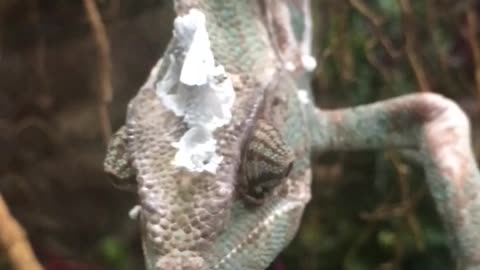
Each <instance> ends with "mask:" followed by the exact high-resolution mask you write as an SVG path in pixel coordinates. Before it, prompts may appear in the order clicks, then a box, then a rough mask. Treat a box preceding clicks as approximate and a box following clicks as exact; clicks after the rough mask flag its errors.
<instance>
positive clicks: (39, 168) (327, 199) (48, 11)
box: [0, 0, 480, 270]
mask: <svg viewBox="0 0 480 270" xmlns="http://www.w3.org/2000/svg"><path fill="white" fill-rule="evenodd" d="M312 2H314V3H313V16H314V24H315V42H314V50H315V56H316V58H317V61H318V62H319V66H318V68H317V69H316V70H315V72H314V80H313V89H314V92H315V96H316V101H317V103H318V104H319V105H321V106H322V107H324V108H337V107H344V106H352V105H358V104H364V103H368V102H373V101H377V100H382V99H386V98H389V97H393V96H398V95H402V94H406V93H412V92H420V91H432V92H438V93H441V94H444V95H446V96H448V97H450V98H452V99H454V100H456V101H457V102H458V103H459V104H460V106H461V107H462V108H463V109H464V110H465V111H466V112H467V113H468V115H469V117H470V119H471V120H472V123H473V127H474V129H473V133H474V134H473V135H474V136H473V137H474V142H476V143H474V145H475V146H474V147H475V150H476V152H477V153H479V151H480V144H479V140H478V139H477V137H478V135H479V132H478V131H477V128H478V127H479V126H478V125H477V124H476V121H478V117H479V115H478V113H479V108H480V40H479V32H478V31H479V29H480V25H479V19H478V18H477V16H480V15H479V14H478V11H479V7H480V5H479V4H478V1H460V0H458V1H448V0H349V1H347V0H336V1H330V0H318V1H315V0H313V1H312ZM97 5H98V9H99V11H100V14H101V18H102V20H103V23H104V26H105V27H106V29H107V35H108V40H109V43H110V46H109V48H110V58H109V59H108V58H105V57H104V56H103V55H102V54H101V53H99V52H100V51H101V50H100V49H99V44H98V42H97V40H96V39H95V38H94V32H93V31H92V27H91V24H90V22H89V20H88V17H87V16H86V11H85V8H84V5H83V2H82V1H78V0H75V1H74V0H71V1H60V0H57V1H53V0H52V1H41V0H21V1H20V0H18V1H14V0H0V192H1V194H2V195H3V196H4V198H5V200H6V201H7V203H8V204H9V206H10V208H11V211H12V213H13V215H14V216H15V217H16V218H17V219H18V221H19V222H20V223H21V224H22V225H23V226H24V227H25V229H26V230H27V232H28V236H29V239H30V240H31V243H32V245H33V247H34V249H35V252H36V254H37V255H38V257H39V259H40V261H41V262H42V263H43V264H44V266H45V268H46V269H47V270H101V269H104V270H107V269H115V270H117V269H119V270H127V269H142V267H143V262H142V260H143V258H142V254H141V248H140V240H139V234H138V229H137V227H136V224H135V222H133V221H131V220H130V219H129V218H128V217H127V212H128V210H129V209H130V208H131V207H132V206H133V205H134V203H135V194H131V193H128V192H122V191H118V190H116V189H114V188H112V187H111V185H110V183H109V182H108V179H107V176H106V175H105V174H104V173H103V172H102V162H103V158H104V155H105V137H106V136H107V135H108V133H109V126H112V127H113V129H114V130H115V129H116V128H118V127H119V126H120V125H121V124H122V123H123V121H124V118H125V109H126V104H127V102H128V100H129V99H130V98H131V97H132V96H133V95H135V93H136V91H137V89H138V88H139V86H140V85H141V84H142V83H143V81H144V80H145V79H146V77H147V76H148V73H149V70H150V68H151V67H152V66H153V65H154V63H155V62H156V61H157V59H158V58H159V57H160V56H161V54H162V52H163V49H164V48H165V45H166V42H167V41H168V40H169V38H170V36H171V29H172V20H173V13H172V7H171V4H170V1H161V0H135V1H134V0H103V1H97ZM105 63H111V68H112V69H111V77H110V78H111V79H108V77H107V79H106V80H107V81H108V82H110V83H111V85H112V89H113V100H112V102H111V104H110V105H108V104H106V103H105V93H104V91H103V90H102V84H101V83H100V82H104V80H105V76H104V74H105V73H102V68H104V67H102V65H104V64H105ZM476 72H478V75H477V77H476V76H475V74H476ZM107 84H108V83H107ZM103 86H104V85H103ZM105 110H108V111H109V112H110V113H109V118H108V119H107V118H102V112H104V111H105ZM102 119H103V120H102ZM312 158H313V159H314V161H315V167H314V181H313V199H312V202H311V203H310V205H309V206H308V208H307V210H306V213H305V216H304V220H303V223H302V227H301V228H300V232H299V233H298V235H297V237H296V238H295V240H294V241H293V243H292V244H291V245H290V247H289V248H288V249H286V250H285V252H283V254H282V255H281V256H280V257H279V258H278V259H277V260H276V262H275V263H274V265H273V266H272V269H275V270H280V269H304V270H311V269H319V270H336V269H345V270H363V269H365V270H370V269H382V270H387V269H409V270H415V269H419V270H447V269H448V270H449V269H454V264H453V259H452V258H451V257H450V255H449V252H448V250H447V248H446V236H445V233H444V230H443V228H442V225H441V223H440V222H439V218H438V216H437V214H436V211H435V208H434V206H433V203H432V200H431V198H430V195H429V194H428V189H427V187H426V184H425V181H424V176H423V171H422V169H421V168H419V167H416V166H414V165H412V164H409V163H407V162H405V161H404V160H402V159H401V158H400V156H399V155H398V153H397V152H395V151H394V150H387V151H380V152H373V151H362V152H340V153H339V152H336V153H322V154H318V155H315V156H313V157H312ZM0 269H10V268H9V265H8V262H7V260H6V258H5V257H1V256H0Z"/></svg>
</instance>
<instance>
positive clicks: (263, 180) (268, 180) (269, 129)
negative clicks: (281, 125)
mask: <svg viewBox="0 0 480 270" xmlns="http://www.w3.org/2000/svg"><path fill="white" fill-rule="evenodd" d="M293 159H294V154H293V152H292V150H291V149H290V147H289V146H288V145H287V144H285V142H284V141H283V138H282V136H281V134H280V132H279V131H278V130H277V129H276V128H275V127H273V126H272V125H271V124H269V123H268V122H267V121H265V120H260V119H258V120H257V123H256V124H255V127H254V129H253V134H252V135H251V138H249V139H248V141H247V143H246V147H245V150H244V154H243V159H242V164H241V167H242V174H243V178H244V179H243V181H244V182H243V183H242V185H243V187H242V188H243V189H244V195H245V196H246V199H247V200H250V201H251V202H253V203H257V204H258V203H262V202H263V199H264V198H265V196H268V195H269V193H270V192H271V191H272V190H273V189H274V188H275V187H277V186H278V185H279V184H280V183H281V181H282V180H285V179H286V177H287V176H288V174H289V173H290V171H291V169H292V165H293Z"/></svg>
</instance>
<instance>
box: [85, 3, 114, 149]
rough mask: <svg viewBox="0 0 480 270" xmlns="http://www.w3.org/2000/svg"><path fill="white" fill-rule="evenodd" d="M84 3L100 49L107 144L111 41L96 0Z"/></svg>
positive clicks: (102, 120)
mask: <svg viewBox="0 0 480 270" xmlns="http://www.w3.org/2000/svg"><path fill="white" fill-rule="evenodd" d="M83 5H84V7H85V12H86V13H87V17H88V21H89V23H90V27H91V28H92V31H93V37H94V39H95V43H96V45H97V50H98V57H97V65H98V69H99V70H98V73H99V75H98V91H99V94H98V99H99V102H98V114H99V121H100V128H101V130H102V135H103V139H104V142H105V144H107V143H108V141H109V140H110V136H111V134H112V130H111V126H110V117H109V115H108V107H109V104H110V103H111V101H112V97H113V87H112V80H111V75H112V67H111V60H110V42H109V40H108V36H107V31H106V29H105V25H104V24H103V22H102V18H101V15H100V12H99V11H98V9H97V6H96V4H95V0H83Z"/></svg>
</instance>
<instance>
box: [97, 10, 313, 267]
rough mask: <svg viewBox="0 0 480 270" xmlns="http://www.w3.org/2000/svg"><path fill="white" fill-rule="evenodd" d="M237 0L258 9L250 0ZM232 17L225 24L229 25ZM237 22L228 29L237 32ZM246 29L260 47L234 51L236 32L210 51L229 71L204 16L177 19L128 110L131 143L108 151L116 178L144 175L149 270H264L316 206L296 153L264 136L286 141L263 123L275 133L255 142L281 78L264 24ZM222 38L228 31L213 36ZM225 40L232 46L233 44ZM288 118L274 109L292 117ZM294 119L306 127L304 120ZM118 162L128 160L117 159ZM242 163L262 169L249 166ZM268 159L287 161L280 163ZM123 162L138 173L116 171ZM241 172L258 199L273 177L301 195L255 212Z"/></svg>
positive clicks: (141, 189)
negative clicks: (271, 88) (271, 89)
mask: <svg viewBox="0 0 480 270" xmlns="http://www.w3.org/2000/svg"><path fill="white" fill-rule="evenodd" d="M212 3H213V2H212ZM215 3H216V2H215ZM218 3H220V4H221V1H218ZM229 3H230V4H232V5H239V6H241V8H244V9H251V7H250V5H249V4H248V3H250V2H249V1H229ZM220 4H219V5H220ZM224 15H225V16H227V15H228V14H224ZM228 16H229V15H228ZM227 19H228V18H220V19H219V20H221V21H222V23H226V22H229V20H227ZM231 23H232V25H230V26H228V27H231V28H232V29H233V28H235V27H238V26H237V25H235V24H236V23H235V21H232V22H231ZM242 24H245V25H243V27H244V29H246V30H247V31H248V30H249V31H251V33H250V32H249V33H243V34H242V35H241V36H244V37H246V38H247V39H251V41H250V40H247V42H255V43H256V45H255V46H245V47H242V48H236V49H232V45H231V44H233V43H231V41H228V38H229V36H228V35H226V36H224V37H223V38H222V37H218V38H216V41H215V43H216V44H215V46H212V47H213V48H214V49H215V50H214V51H215V56H216V58H219V59H220V60H222V61H220V62H221V63H222V64H223V65H224V66H225V68H224V66H222V65H221V64H219V62H218V61H217V59H215V58H214V53H213V51H212V49H211V46H210V39H209V35H208V34H209V33H208V32H207V25H206V18H205V15H204V14H203V13H202V12H201V11H200V10H196V9H190V11H189V12H188V13H186V14H184V15H182V16H179V17H177V19H176V20H175V23H174V31H173V33H174V35H173V39H172V41H171V43H170V45H169V47H168V49H167V51H166V52H165V54H164V57H163V59H162V60H160V61H159V62H158V63H157V65H156V66H155V67H154V69H153V70H152V73H151V74H150V77H149V79H148V80H147V82H146V83H145V85H144V86H143V87H142V88H141V89H140V91H139V92H138V94H137V95H136V96H135V97H134V98H133V99H132V101H131V102H130V104H129V106H128V112H127V121H126V125H125V128H123V129H122V130H124V131H125V133H126V135H125V136H120V137H121V138H124V142H122V143H117V144H112V145H120V146H121V147H120V148H122V149H124V150H125V152H126V154H125V155H123V154H121V153H120V151H114V150H113V149H110V150H112V151H110V152H111V154H112V155H110V156H112V157H113V158H108V157H107V159H106V168H107V170H108V171H110V172H112V173H113V174H116V175H119V174H121V175H128V174H131V173H134V174H135V175H136V179H137V184H138V187H137V189H138V194H139V199H140V207H141V210H140V221H141V228H142V237H143V246H144V252H145V258H146V265H147V269H148V270H160V269H164V270H177V269H178V270H203V269H263V268H262V267H266V266H267V265H268V264H269V263H270V262H271V260H272V259H273V258H274V256H275V255H276V254H278V252H279V251H281V249H282V248H283V247H284V246H285V245H286V243H288V241H289V239H291V237H292V236H293V234H294V232H295V231H296V226H297V224H298V221H299V218H300V215H301V213H302V211H303V206H304V205H305V203H306V201H308V198H309V195H308V194H309V193H308V182H301V181H297V182H294V181H291V179H288V180H287V179H285V177H286V176H287V174H288V173H289V172H290V170H291V169H292V165H291V164H292V160H293V156H292V155H293V152H291V151H289V150H287V149H283V148H282V147H284V146H285V145H284V144H283V143H280V142H279V141H278V140H274V141H271V142H269V141H268V140H269V139H270V137H268V136H267V137H265V136H266V135H267V134H270V135H271V134H274V135H275V136H274V137H276V138H281V134H280V133H275V130H272V129H271V128H270V127H269V126H268V124H262V126H266V127H267V128H266V129H265V131H268V132H260V133H258V134H260V135H262V134H263V135H265V136H263V137H262V138H261V140H252V139H251V138H250V137H251V136H252V134H255V133H256V132H252V130H253V129H254V128H255V126H256V125H257V124H258V123H259V122H258V121H257V118H258V117H259V114H260V111H261V108H262V107H264V106H267V107H268V106H269V105H264V103H265V100H266V98H265V97H264V91H263V89H265V88H266V85H267V84H269V82H270V81H271V80H273V79H272V76H273V74H274V68H272V67H276V66H275V64H274V60H273V59H274V54H273V53H272V51H271V50H269V49H268V41H266V37H268V34H267V33H266V32H265V29H263V30H262V29H260V30H259V29H258V26H259V24H258V22H256V21H252V20H249V19H248V18H246V19H245V20H243V21H242ZM249 24H252V25H249ZM212 27H213V26H212ZM228 27H226V28H228ZM218 31H222V30H216V31H213V32H214V33H213V34H215V33H216V32H218ZM262 31H264V32H262ZM224 38H226V39H225V40H224ZM230 38H231V37H230ZM219 41H220V42H223V41H225V42H227V43H228V42H230V47H227V46H221V45H222V44H219V43H218V42H219ZM234 45H235V47H241V46H239V45H237V44H234ZM229 48H230V49H229ZM262 48H264V49H265V48H267V49H265V50H264V51H262V50H263V49H262ZM249 50H251V51H249ZM232 55H233V56H235V55H240V56H241V57H240V58H235V57H233V56H232ZM232 57H233V58H235V59H233V60H232ZM280 77H282V78H283V77H285V76H280ZM286 85H288V84H286ZM278 93H284V92H283V91H279V92H278ZM285 93H287V92H285ZM281 100H282V102H283V101H285V100H287V99H281ZM282 102H280V103H279V104H283V103H282ZM277 103H278V102H277ZM262 104H263V105H262ZM296 107H299V106H296ZM280 111H282V110H277V111H275V110H274V109H271V111H270V112H271V113H272V114H276V115H283V114H285V113H286V112H287V110H283V111H282V112H280ZM233 115H234V117H233ZM295 122H297V123H298V124H299V125H300V124H301V121H300V120H298V119H297V120H296V121H295ZM272 132H273V133H272ZM270 135H269V136H270ZM259 138H260V137H259ZM247 142H251V143H252V145H254V144H253V143H258V147H267V148H268V146H270V145H272V146H275V149H273V150H274V151H271V154H267V155H258V154H257V153H256V152H255V151H256V149H257V147H256V146H255V147H251V148H248V147H247V148H246V149H247V151H246V152H244V151H242V149H243V148H245V145H246V143H247ZM267 150H268V149H267ZM284 150H285V151H284ZM119 153H120V154H119ZM244 153H245V154H244ZM265 153H266V152H265ZM262 154H264V153H262ZM119 157H122V158H125V159H126V160H127V161H125V162H115V160H118V158H119ZM244 157H248V159H249V160H257V161H258V162H255V163H249V164H248V166H241V164H240V163H241V162H246V160H245V159H244ZM265 157H269V158H271V159H273V161H275V160H276V161H280V162H279V164H276V163H275V164H272V162H271V161H272V160H270V161H265V159H264V158H265ZM279 158H280V160H279ZM283 158H284V159H283ZM247 161H248V160H247ZM263 161H265V163H264V164H266V165H268V166H263V167H268V168H270V169H267V170H265V169H264V168H263V167H262V166H260V167H259V166H257V165H258V164H262V163H261V162H263ZM259 162H260V163H259ZM109 164H110V165H112V164H115V165H113V166H109ZM119 164H123V165H125V166H127V165H128V166H131V167H132V168H133V169H132V170H130V169H126V168H123V169H122V170H118V169H116V168H115V167H116V166H118V165H119ZM277 165H279V166H277ZM249 168H250V169H249ZM293 171H295V169H293ZM239 174H245V175H247V177H246V178H245V179H247V180H249V183H254V185H257V184H258V187H260V189H259V188H257V187H255V186H248V187H247V188H246V190H253V191H255V192H256V193H255V194H254V195H255V196H253V197H254V198H255V199H256V198H259V197H262V195H261V194H259V192H260V191H262V190H267V191H268V192H273V190H274V189H275V188H274V187H275V186H276V184H275V182H272V180H273V179H275V178H276V177H277V176H278V177H279V178H282V180H285V181H283V182H282V183H286V182H288V183H289V184H288V185H287V184H285V185H283V186H284V187H285V188H286V189H292V190H290V191H289V190H287V191H286V192H287V193H288V192H291V193H290V194H300V195H301V196H298V197H296V198H293V197H292V196H291V197H292V198H293V199H292V198H288V199H287V198H286V197H287V196H286V195H284V194H285V190H284V193H283V195H279V194H277V195H279V196H274V197H272V199H269V200H267V201H266V202H262V203H261V205H256V206H255V207H254V209H252V208H251V207H250V208H249V207H248V206H245V204H244V203H243V201H242V200H241V199H239V196H240V192H239V188H238V185H239V184H240V182H241V181H239V180H238V179H241V177H239ZM257 176H259V177H260V176H261V177H263V176H268V177H267V178H265V179H263V178H262V179H260V178H258V177H257ZM302 177H304V176H303V175H302ZM304 178H305V179H308V175H306V176H305V177H304ZM302 179H303V178H302ZM249 183H247V185H248V184H249ZM279 183H280V182H279ZM243 184H245V183H243ZM302 187H305V190H306V192H305V191H304V190H301V188H302ZM259 190H260V191H259ZM300 191H301V192H300ZM303 194H307V195H305V196H304V195H303ZM287 212H288V213H289V214H286V213H287Z"/></svg>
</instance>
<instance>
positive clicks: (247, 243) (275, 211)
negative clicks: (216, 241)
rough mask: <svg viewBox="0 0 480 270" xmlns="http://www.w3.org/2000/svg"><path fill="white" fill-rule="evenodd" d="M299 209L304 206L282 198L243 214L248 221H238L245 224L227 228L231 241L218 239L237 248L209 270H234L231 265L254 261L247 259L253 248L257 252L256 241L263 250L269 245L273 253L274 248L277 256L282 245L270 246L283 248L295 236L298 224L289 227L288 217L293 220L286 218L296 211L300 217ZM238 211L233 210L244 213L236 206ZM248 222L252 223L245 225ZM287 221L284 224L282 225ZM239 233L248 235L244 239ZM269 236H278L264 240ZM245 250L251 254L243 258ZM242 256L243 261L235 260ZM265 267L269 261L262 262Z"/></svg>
mask: <svg viewBox="0 0 480 270" xmlns="http://www.w3.org/2000/svg"><path fill="white" fill-rule="evenodd" d="M303 206H304V203H302V202H301V201H292V200H286V199H283V198H282V199H278V200H276V201H275V202H272V203H265V204H264V205H262V206H260V207H259V208H258V209H256V210H255V211H254V212H252V213H249V214H247V215H248V217H247V216H245V217H242V218H244V219H243V220H246V221H244V222H241V224H236V226H235V225H234V226H232V227H230V228H229V231H230V232H231V233H232V237H231V239H220V241H227V242H228V241H231V242H233V243H237V244H236V245H234V246H233V247H231V248H230V249H229V250H228V251H227V252H226V253H225V254H224V255H223V256H222V257H220V258H219V259H218V260H216V262H215V263H214V264H213V266H212V267H211V268H210V269H234V267H231V263H232V261H242V262H245V261H248V260H253V259H254V258H251V257H252V256H251V255H252V254H255V249H256V248H259V247H258V246H257V245H256V244H255V243H258V242H259V240H261V239H264V238H266V239H265V241H264V242H263V243H264V244H265V245H266V246H269V245H270V247H272V248H273V249H275V248H277V249H278V252H280V251H281V249H282V248H283V246H284V245H283V244H280V245H278V246H276V247H275V246H274V245H273V242H283V243H285V244H286V243H288V242H289V241H290V240H291V239H290V238H291V236H293V235H294V234H295V231H296V228H297V226H298V221H296V222H293V223H292V222H290V221H291V220H290V218H289V217H294V216H296V215H290V213H291V212H293V211H298V212H299V213H300V214H301V212H302V210H303ZM239 208H242V209H237V211H238V212H243V211H245V209H243V206H240V207H239ZM234 211H235V210H234ZM258 216H262V218H261V219H260V220H258V219H255V217H258ZM299 216H301V215H299ZM249 220H250V221H253V222H248V221H249ZM287 220H288V222H285V221H287ZM279 224H280V226H279ZM248 225H251V226H248ZM282 225H285V226H282ZM242 226H248V230H245V228H244V229H243V230H242V229H241V227H242ZM242 231H248V233H247V234H246V235H245V234H242ZM272 235H276V236H278V238H276V239H273V238H275V237H273V238H270V239H268V238H269V236H272ZM281 238H283V239H281ZM262 241H263V240H262ZM269 241H272V243H268V242H269ZM251 248H253V249H251ZM245 250H251V251H250V252H248V253H249V254H250V256H248V255H247V256H246V255H245V253H243V251H245ZM278 252H275V254H273V256H271V257H270V259H273V258H275V255H277V253H278ZM243 256H246V258H245V260H244V259H239V258H237V257H243ZM257 263H258V262H255V264H257ZM269 263H270V261H265V264H266V266H268V264H269ZM266 266H265V267H266ZM235 269H236V268H235Z"/></svg>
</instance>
